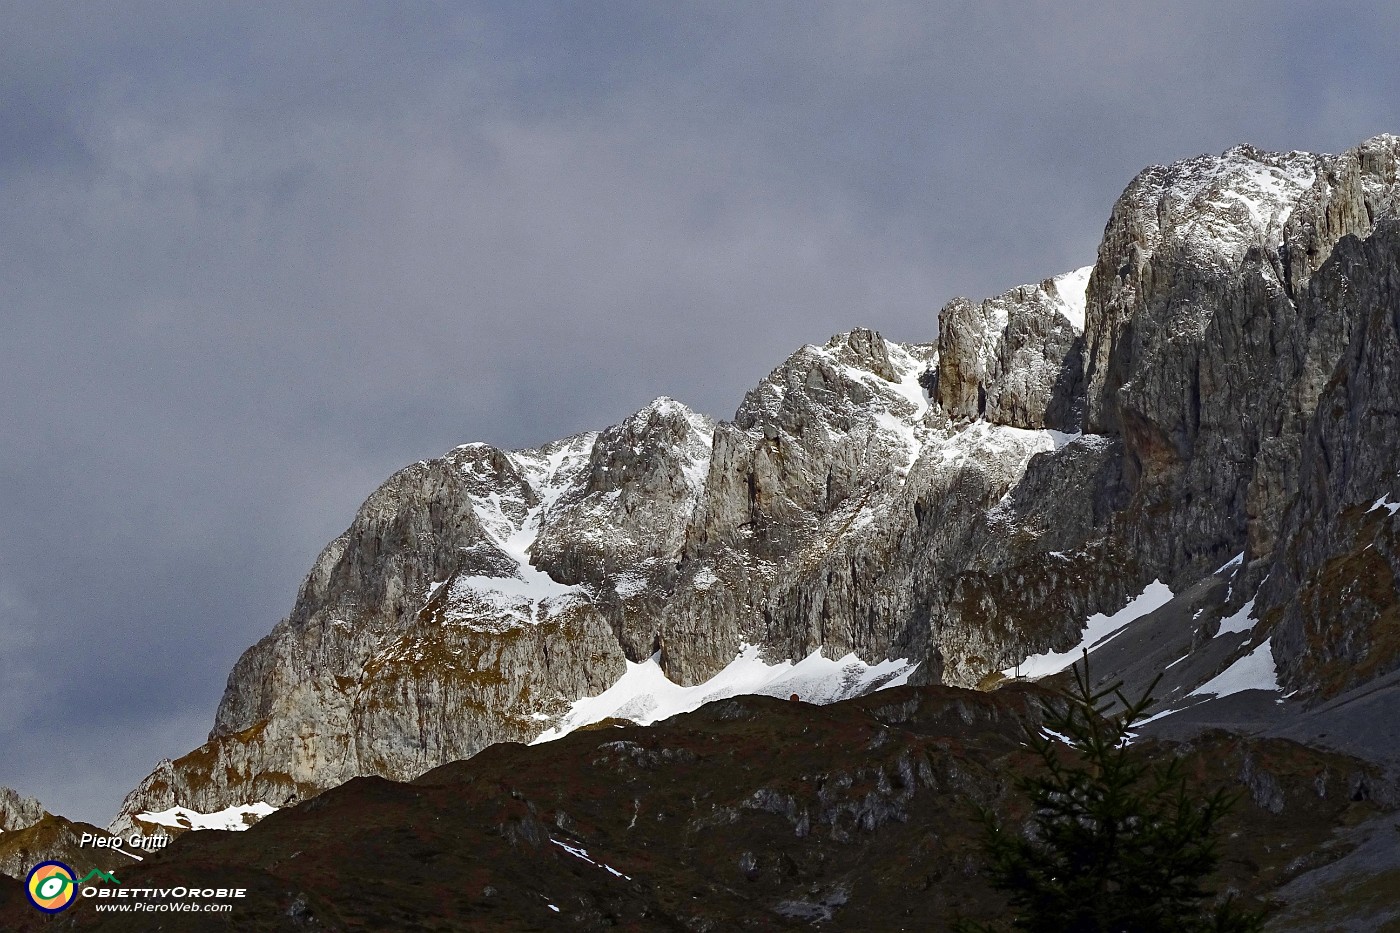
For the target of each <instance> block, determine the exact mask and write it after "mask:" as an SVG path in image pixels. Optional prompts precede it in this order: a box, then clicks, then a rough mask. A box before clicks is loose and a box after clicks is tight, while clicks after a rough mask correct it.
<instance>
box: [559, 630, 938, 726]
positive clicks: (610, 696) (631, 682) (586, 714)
mask: <svg viewBox="0 0 1400 933" xmlns="http://www.w3.org/2000/svg"><path fill="white" fill-rule="evenodd" d="M916 667H918V663H917V662H910V661H908V660H905V659H902V658H901V659H898V660H891V661H881V662H880V663H878V664H866V663H865V662H864V661H862V660H861V659H860V658H858V657H856V655H855V654H848V655H846V656H845V657H843V658H841V659H839V660H835V661H833V660H830V659H828V658H825V657H823V656H822V651H821V649H820V648H818V649H817V650H816V651H813V652H812V653H811V654H809V655H808V656H807V657H806V658H803V659H802V660H801V661H799V662H798V663H796V664H793V663H792V662H791V661H780V662H778V663H777V664H769V663H767V662H766V661H764V660H763V659H762V658H761V657H760V656H759V649H758V648H757V647H755V646H753V645H745V646H743V648H742V650H740V652H739V654H738V656H737V657H736V658H735V659H734V660H733V661H731V662H730V663H729V665H728V666H727V667H725V669H724V670H722V671H720V672H719V673H718V674H716V675H715V676H714V677H711V678H710V679H709V680H707V681H705V682H704V683H702V684H697V685H695V686H693V687H683V686H681V685H680V684H677V683H675V682H673V681H671V680H670V679H668V678H667V677H666V674H665V673H664V672H663V671H662V670H661V667H660V665H658V664H657V663H656V658H654V657H653V658H650V659H648V660H646V661H643V662H642V663H640V664H634V663H632V662H631V661H628V662H627V671H626V672H625V673H624V674H623V675H622V677H620V678H619V679H618V681H617V683H615V684H613V685H612V686H611V687H609V688H608V689H607V690H605V691H603V692H602V693H600V694H599V695H598V696H595V697H584V698H583V699H580V700H577V701H575V702H574V704H573V706H572V707H571V708H570V709H569V711H568V712H567V713H565V714H564V716H563V718H562V719H560V721H559V722H558V723H557V724H556V725H555V726H554V727H553V728H551V729H548V730H546V731H545V732H543V733H542V734H541V735H540V736H539V737H538V738H536V739H535V741H534V742H533V743H531V744H538V743H540V742H549V741H552V740H554V739H557V738H560V737H562V736H564V735H567V734H568V733H570V732H572V731H574V730H575V729H578V728H580V727H582V726H586V725H589V724H591V723H595V722H601V721H602V720H604V719H611V718H617V719H630V720H632V721H633V722H636V723H640V724H641V725H650V724H651V723H654V722H660V721H661V720H663V719H669V718H670V717H672V716H677V715H679V714H681V713H688V712H691V711H692V710H696V709H699V708H700V707H701V706H704V705H705V704H706V703H709V702H711V701H713V700H722V699H725V698H727V697H732V696H740V695H745V694H756V695H759V696H772V697H788V696H791V695H792V694H794V693H795V694H797V695H798V697H799V698H800V699H802V700H804V701H806V702H808V703H819V704H826V703H835V702H837V701H838V700H845V699H848V698H850V697H853V696H859V695H861V694H864V693H869V692H871V691H872V690H883V689H885V688H887V687H900V686H903V685H904V684H906V683H907V682H908V681H909V675H910V674H912V673H914V669H915V668H916Z"/></svg>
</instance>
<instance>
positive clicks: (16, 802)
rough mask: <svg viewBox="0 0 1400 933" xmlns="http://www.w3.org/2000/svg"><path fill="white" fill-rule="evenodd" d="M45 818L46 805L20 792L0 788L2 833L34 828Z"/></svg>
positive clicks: (0, 827) (0, 828)
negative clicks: (28, 827) (27, 827)
mask: <svg viewBox="0 0 1400 933" xmlns="http://www.w3.org/2000/svg"><path fill="white" fill-rule="evenodd" d="M43 817H44V805H43V804H41V803H40V802H39V801H37V800H35V799H34V798H33V797H25V796H23V795H22V794H20V792H19V791H16V790H11V789H10V788H8V787H0V832H14V831H15V830H17V829H24V828H25V827H26V826H33V825H34V824H35V823H37V822H39V820H41V819H43Z"/></svg>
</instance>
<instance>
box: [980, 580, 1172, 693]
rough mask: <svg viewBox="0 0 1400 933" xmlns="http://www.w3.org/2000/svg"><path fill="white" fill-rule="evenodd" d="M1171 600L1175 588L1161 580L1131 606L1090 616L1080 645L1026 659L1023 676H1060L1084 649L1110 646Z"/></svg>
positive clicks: (1010, 673) (1013, 669)
mask: <svg viewBox="0 0 1400 933" xmlns="http://www.w3.org/2000/svg"><path fill="white" fill-rule="evenodd" d="M1171 598H1172V591H1171V588H1170V587H1168V586H1167V585H1166V584H1165V583H1163V582H1162V581H1160V580H1153V581H1152V582H1151V583H1149V584H1147V587H1146V589H1144V590H1143V591H1142V592H1141V593H1139V594H1138V595H1137V596H1136V597H1134V598H1133V600H1132V601H1131V602H1129V603H1128V605H1126V606H1124V607H1123V608H1122V609H1119V610H1118V611H1117V612H1115V613H1113V615H1104V614H1103V613H1101V612H1100V613H1096V614H1095V615H1093V616H1092V617H1090V619H1089V621H1088V622H1086V623H1084V634H1083V637H1082V638H1081V639H1080V642H1079V644H1078V645H1075V646H1074V647H1073V648H1071V649H1070V650H1069V651H1051V652H1047V653H1046V654H1037V655H1032V656H1031V657H1029V658H1026V660H1024V661H1022V662H1021V663H1020V665H1019V670H1020V674H1021V676H1022V677H1026V678H1028V679H1032V680H1033V679H1037V678H1040V677H1048V676H1049V675H1051V674H1058V673H1059V672H1060V671H1062V670H1064V669H1065V668H1067V667H1069V666H1070V665H1071V664H1073V663H1074V662H1076V661H1078V660H1079V659H1080V657H1081V656H1082V652H1083V651H1084V649H1086V648H1087V649H1093V648H1097V647H1099V646H1100V645H1105V644H1107V643H1108V642H1109V641H1111V640H1112V639H1113V638H1115V637H1117V635H1118V634H1119V633H1120V632H1122V630H1123V627H1124V626H1126V625H1127V624H1128V623H1129V622H1135V621H1137V620H1138V619H1140V618H1142V617H1143V616H1145V615H1147V614H1148V613H1149V612H1153V611H1154V610H1157V609H1160V608H1161V607H1163V606H1165V605H1166V604H1167V603H1168V602H1169V601H1170V600H1171ZM1016 672H1017V668H1016V667H1010V668H1007V669H1006V670H1004V671H1002V673H1003V674H1004V675H1006V676H1008V677H1011V676H1014V675H1015V674H1016Z"/></svg>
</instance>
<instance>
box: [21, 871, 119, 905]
mask: <svg viewBox="0 0 1400 933" xmlns="http://www.w3.org/2000/svg"><path fill="white" fill-rule="evenodd" d="M94 878H96V879H98V880H99V881H110V882H112V884H121V882H120V881H118V880H117V876H116V875H113V874H111V873H110V872H105V871H101V870H99V869H96V868H94V869H93V870H92V871H90V872H88V873H87V874H86V875H84V876H83V878H82V879H81V880H80V879H79V878H78V877H77V874H76V873H75V872H74V871H73V869H71V868H69V867H68V866H67V865H65V864H63V863H62V862H40V863H39V864H38V865H35V866H34V867H33V868H31V869H30V870H29V877H28V878H26V879H25V881H24V893H25V894H27V895H29V902H30V903H31V904H33V905H34V906H35V907H37V908H39V909H40V910H42V911H43V912H44V913H46V914H56V913H58V912H59V911H61V910H67V909H68V908H69V907H71V906H72V904H73V901H75V900H76V899H77V897H78V886H79V885H83V884H87V883H88V882H89V881H91V880H92V879H94Z"/></svg>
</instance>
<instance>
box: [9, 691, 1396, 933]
mask: <svg viewBox="0 0 1400 933" xmlns="http://www.w3.org/2000/svg"><path fill="white" fill-rule="evenodd" d="M1045 695H1046V694H1045V693H1044V691H1043V690H1041V689H1040V688H1037V687H1034V686H1027V685H1022V684H1016V685H1012V686H1009V687H1007V688H1005V689H1003V690H1000V691H997V692H995V693H990V694H988V693H977V692H974V691H966V690H959V689H955V688H949V687H906V688H898V689H894V690H890V691H886V692H883V693H879V694H875V695H871V696H867V697H862V698H859V699H856V700H851V701H847V702H844V703H838V704H834V705H832V706H827V707H815V706H809V705H807V704H805V703H794V702H787V701H780V700H774V699H771V698H764V697H743V698H739V699H731V700H723V701H720V702H716V703H711V704H709V705H708V706H705V707H703V708H702V709H700V710H699V711H697V712H695V713H692V714H689V715H685V716H680V717H676V718H675V719H672V720H668V721H667V722H664V723H662V724H659V725H656V726H652V727H648V728H641V727H634V726H619V725H615V724H607V725H605V726H603V727H602V728H598V729H593V730H589V731H583V732H578V733H574V734H572V735H569V736H567V737H565V738H564V739H561V740H560V741H557V742H554V743H551V744H548V745H543V746H535V747H525V746H521V745H515V744H503V745H496V746H492V747H491V748H489V749H487V750H486V751H484V752H482V753H481V754H479V755H477V756H476V757H475V758H473V759H471V760H469V761H463V762H456V763H453V764H449V765H446V766H443V767H441V768H438V769H436V770H434V771H431V772H429V773H428V774H426V775H424V776H423V777H422V778H420V779H419V780H417V781H414V782H412V783H407V784H403V783H395V782H391V781H387V780H384V779H382V778H357V779H355V780H352V781H350V782H348V783H346V784H344V785H342V786H341V787H338V788H335V789H333V790H331V791H328V792H326V793H324V794H322V795H320V796H319V797H317V798H315V799H313V800H311V801H308V802H307V803H305V804H302V805H301V806H297V807H293V808H290V809H287V810H284V811H281V812H279V813H276V814H274V815H273V816H271V817H269V818H268V819H266V820H264V821H263V822H262V823H260V824H258V825H257V826H255V827H253V828H252V829H250V830H249V831H248V832H246V833H212V832H206V833H190V834H187V835H185V836H183V837H181V838H179V839H178V840H176V841H175V842H174V843H173V844H172V845H171V846H170V848H169V849H168V850H166V852H165V853H163V854H162V855H160V856H158V857H156V858H153V859H150V860H148V861H147V862H146V863H144V864H143V865H141V866H139V867H136V868H131V869H127V870H125V871H123V872H122V873H121V880H122V882H123V884H124V885H125V886H126V887H128V888H131V887H142V886H161V887H165V886H174V885H189V886H195V885H206V886H208V885H217V886H221V887H223V886H245V887H247V888H248V890H249V896H248V897H247V898H246V899H244V900H243V901H242V902H240V903H238V905H237V906H236V908H235V911H234V912H233V913H231V914H224V915H220V916H217V917H214V916H200V915H189V914H182V915H173V914H160V915H155V914H145V915H135V914H129V915H126V916H118V915H112V914H98V913H96V912H95V911H94V910H93V908H92V903H91V902H90V901H88V902H80V903H79V904H78V905H77V906H76V907H75V908H73V909H71V910H70V911H68V912H67V913H65V914H63V915H61V916H60V917H58V918H56V919H55V920H53V921H46V920H44V919H43V918H41V917H40V916H39V915H38V914H37V913H36V912H34V911H32V909H30V908H28V907H27V906H25V905H23V904H19V905H15V904H13V903H10V904H7V905H6V906H4V907H0V928H4V929H7V930H8V929H19V930H38V929H44V930H56V929H63V930H67V929H78V930H150V929H155V928H157V927H158V928H160V929H163V930H205V929H212V930H219V929H236V930H284V929H285V930H493V931H494V930H534V929H551V930H553V929H575V930H605V929H630V930H715V931H728V930H793V929H824V930H872V931H874V930H938V929H945V928H946V927H947V925H948V923H949V921H950V920H951V918H952V917H954V916H955V915H956V914H957V913H959V912H962V913H965V914H966V915H970V916H974V917H983V916H990V915H992V914H994V913H995V912H996V910H997V908H998V905H999V903H1000V900H999V897H998V896H997V894H996V893H995V892H993V891H991V890H990V889H989V887H988V886H987V884H986V882H985V880H984V878H983V876H982V875H981V873H980V860H979V859H980V856H979V844H978V843H979V828H978V825H977V823H976V820H975V818H974V815H973V805H974V803H981V804H985V805H991V806H993V807H996V808H997V809H998V810H999V811H1000V812H1003V813H1005V814H1007V816H1008V818H1011V819H1019V818H1021V817H1024V815H1025V814H1024V812H1023V810H1021V809H1019V808H1018V806H1017V804H1016V802H1015V799H1014V796H1013V795H1011V794H1010V792H1009V791H1008V786H1009V778H1010V776H1011V775H1013V774H1016V773H1020V772H1023V771H1024V770H1025V769H1027V768H1029V767H1033V765H1034V757H1033V756H1032V755H1031V754H1030V752H1029V750H1028V749H1027V748H1026V746H1025V745H1024V744H1023V741H1022V740H1023V735H1024V733H1023V731H1022V729H1023V725H1024V724H1026V723H1033V722H1034V720H1035V710H1037V709H1038V701H1039V699H1040V698H1041V697H1043V696H1045ZM1144 753H1146V754H1155V755H1168V754H1182V755H1184V756H1186V758H1187V761H1188V771H1189V773H1190V774H1191V776H1192V779H1193V780H1194V781H1197V782H1199V783H1200V784H1201V785H1202V786H1203V787H1215V786H1222V785H1223V786H1229V787H1234V788H1236V789H1238V790H1239V791H1240V792H1241V794H1242V800H1241V803H1240V804H1239V806H1238V807H1237V808H1236V810H1235V812H1234V813H1233V814H1232V815H1231V816H1230V817H1229V820H1228V825H1227V826H1226V828H1225V838H1224V846H1223V852H1224V854H1225V858H1224V861H1223V865H1222V868H1221V873H1220V877H1219V878H1218V879H1216V880H1217V883H1218V884H1219V885H1220V886H1221V887H1222V888H1223V887H1230V888H1234V889H1238V890H1239V891H1241V892H1242V893H1243V894H1244V895H1245V896H1246V897H1248V898H1250V899H1257V898H1263V897H1267V896H1268V895H1269V893H1270V892H1272V891H1274V890H1276V889H1277V888H1278V887H1279V886H1280V885H1283V884H1285V883H1287V882H1290V881H1294V883H1295V886H1296V884H1297V882H1296V881H1295V879H1299V878H1304V879H1305V878H1308V877H1311V876H1310V874H1309V873H1310V872H1313V870H1314V869H1316V868H1318V867H1319V866H1323V865H1326V864H1327V863H1331V862H1333V861H1334V860H1336V859H1337V858H1339V857H1341V856H1343V855H1345V854H1346V853H1347V852H1348V851H1351V850H1352V849H1353V848H1356V846H1357V845H1358V843H1361V844H1363V848H1364V843H1365V839H1364V838H1363V836H1364V834H1365V832H1367V827H1373V826H1375V825H1377V821H1378V820H1384V819H1388V816H1387V814H1388V812H1389V811H1388V807H1387V805H1386V804H1385V803H1384V802H1383V798H1384V797H1385V793H1384V787H1383V785H1381V784H1380V783H1379V779H1378V777H1377V775H1376V773H1375V772H1374V771H1373V770H1371V769H1369V767H1368V766H1366V765H1363V764H1361V763H1360V762H1358V761H1356V760H1353V759H1349V758H1345V757H1343V756H1340V755H1335V754H1328V753H1323V752H1318V751H1313V750H1310V749H1307V748H1304V747H1303V746H1300V745H1296V744H1293V743H1291V742H1286V741H1282V740H1242V739H1239V738H1234V737H1229V736H1226V735H1224V734H1223V733H1217V734H1213V735H1208V736H1205V737H1203V738H1200V739H1197V740H1196V741H1195V743H1194V744H1193V745H1190V746H1168V745H1153V746H1150V747H1146V748H1145V749H1144ZM1378 798H1382V799H1378ZM1390 832H1391V834H1392V835H1394V830H1393V829H1390ZM1339 834H1340V835H1339ZM1347 834H1351V836H1348V835H1347ZM1351 837H1355V839H1354V840H1353V839H1352V838H1351ZM1384 842H1385V840H1384V839H1383V838H1382V839H1381V840H1380V844H1382V845H1383V844H1384ZM1324 887H1325V886H1324ZM1314 888H1315V889H1317V890H1323V889H1324V888H1323V887H1318V886H1316V885H1315V886H1314ZM0 895H3V896H5V898H6V900H7V901H13V899H14V897H15V896H16V895H12V894H10V893H9V888H5V889H0ZM1327 896H1329V897H1330V896H1331V895H1327ZM1342 909H1343V908H1342V907H1341V906H1335V907H1334V908H1333V909H1332V911H1331V916H1334V917H1335V916H1337V915H1339V911H1341V910H1342ZM1345 909H1351V910H1356V911H1362V912H1365V911H1369V910H1371V908H1370V907H1367V906H1366V905H1365V904H1362V905H1361V906H1360V907H1357V906H1355V905H1352V906H1350V907H1347V908H1345ZM1366 916H1378V915H1377V914H1375V913H1374V912H1372V913H1367V914H1366Z"/></svg>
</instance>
